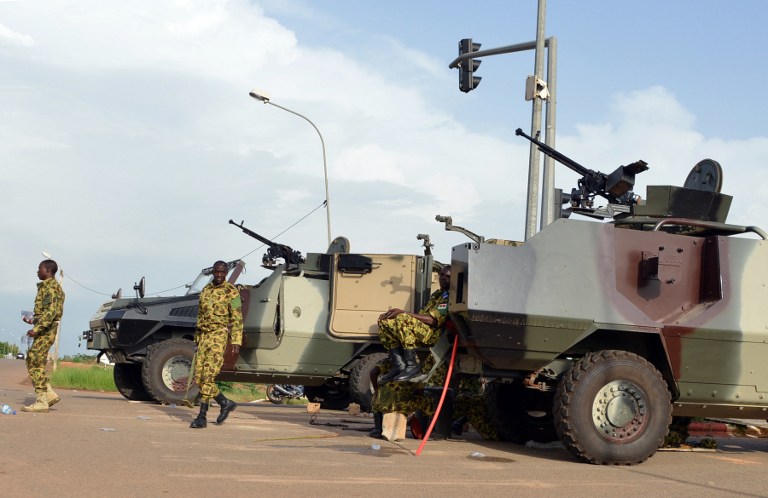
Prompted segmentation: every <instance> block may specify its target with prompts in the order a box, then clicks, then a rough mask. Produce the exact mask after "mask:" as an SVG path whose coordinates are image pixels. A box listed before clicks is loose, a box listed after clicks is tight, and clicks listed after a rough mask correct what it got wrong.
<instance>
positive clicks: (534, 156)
mask: <svg viewBox="0 0 768 498" xmlns="http://www.w3.org/2000/svg"><path fill="white" fill-rule="evenodd" d="M541 28H542V29H541V31H542V32H543V25H542V27H541ZM466 40H469V42H470V44H471V39H466ZM543 45H544V47H545V48H547V90H548V93H549V95H548V97H547V112H546V123H545V127H546V133H545V134H544V140H543V141H544V143H545V144H547V145H549V146H550V147H553V148H554V147H555V117H556V99H555V88H556V67H557V39H556V38H555V37H549V38H545V39H544V40H543ZM536 48H537V42H535V41H530V42H524V43H517V44H515V45H506V46H503V47H497V48H491V49H487V50H478V51H475V52H468V53H461V54H460V55H459V56H458V57H456V59H454V60H453V61H452V62H451V63H450V64H449V65H448V67H449V68H451V69H455V68H459V70H460V71H461V70H462V63H464V62H465V61H470V60H471V61H473V62H470V63H469V64H473V72H474V69H475V68H477V65H474V63H476V62H477V61H475V59H480V58H483V57H489V56H492V55H501V54H510V53H514V52H523V51H525V50H535V49H536ZM460 52H461V49H460ZM539 52H540V53H543V50H541V51H539ZM541 65H542V67H543V61H542V63H541ZM536 66H537V68H538V66H539V64H538V63H537V64H536ZM541 71H542V70H541V69H540V68H539V69H538V71H537V72H539V74H538V75H536V76H534V78H535V79H536V80H541V81H543V77H542V75H541V74H540V72H541ZM471 76H472V77H473V78H478V77H476V76H474V74H472V75H471ZM461 77H462V76H460V78H461ZM464 77H465V78H466V75H465V76H464ZM459 81H460V85H461V82H462V80H461V79H460V80H459ZM464 81H466V79H465V80H464ZM465 84H466V83H465ZM472 86H473V88H470V90H472V89H474V87H476V86H477V82H476V81H473V85H472ZM542 100H543V99H542V98H540V97H534V98H533V111H532V118H531V136H534V137H538V136H540V132H541V101H542ZM539 157H540V156H539V149H538V148H537V147H536V146H534V145H532V146H531V149H530V155H529V165H528V170H529V172H528V197H527V204H526V224H525V238H526V240H528V238H530V237H532V236H533V235H534V234H535V233H536V224H537V212H536V208H537V206H538V202H539V195H538V185H539V160H540V159H539ZM554 185H555V175H554V161H553V160H552V159H551V158H549V157H545V158H544V178H543V184H542V191H543V194H542V205H541V227H542V228H544V227H545V226H547V225H548V224H550V223H551V222H552V221H554V209H555V204H554V202H555V196H554V195H553V189H554Z"/></svg>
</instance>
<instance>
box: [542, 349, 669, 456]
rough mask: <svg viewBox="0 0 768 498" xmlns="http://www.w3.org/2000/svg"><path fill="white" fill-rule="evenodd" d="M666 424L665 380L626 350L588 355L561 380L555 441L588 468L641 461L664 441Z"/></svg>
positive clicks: (667, 396)
mask: <svg viewBox="0 0 768 498" xmlns="http://www.w3.org/2000/svg"><path fill="white" fill-rule="evenodd" d="M671 421H672V403H671V397H670V393H669V389H668V388H667V384H666V382H665V381H664V378H663V377H662V376H661V374H660V373H659V371H658V370H657V369H656V368H655V367H654V366H653V365H652V364H650V363H649V362H648V361H646V360H645V359H643V358H641V357H639V356H637V355H636V354H633V353H629V352H627V351H598V352H596V353H590V354H587V355H586V356H584V358H582V359H580V360H579V361H577V362H576V363H574V364H573V366H572V367H571V369H570V370H569V371H568V372H567V373H566V374H565V375H564V376H563V378H562V379H561V380H560V385H559V386H558V389H557V394H556V395H555V427H556V429H557V433H558V436H560V440H561V441H562V442H563V444H564V445H565V447H566V448H568V450H569V451H571V453H573V454H574V455H576V456H577V457H578V458H580V459H582V460H584V461H586V462H589V463H594V464H609V465H634V464H637V463H641V462H644V461H645V460H647V459H648V458H650V457H651V456H653V455H654V453H656V450H657V449H658V448H659V446H661V444H662V443H663V442H664V436H666V434H667V428H668V427H669V424H670V423H671Z"/></svg>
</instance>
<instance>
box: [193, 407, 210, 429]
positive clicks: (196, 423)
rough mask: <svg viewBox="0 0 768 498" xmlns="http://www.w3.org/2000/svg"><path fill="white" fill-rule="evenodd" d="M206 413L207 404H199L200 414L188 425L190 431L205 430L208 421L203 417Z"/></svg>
mask: <svg viewBox="0 0 768 498" xmlns="http://www.w3.org/2000/svg"><path fill="white" fill-rule="evenodd" d="M207 413H208V403H200V413H198V414H197V418H196V419H195V420H193V421H192V423H191V424H189V427H190V428H191V429H205V427H206V426H207V425H208V421H207V420H206V419H205V415H206V414H207Z"/></svg>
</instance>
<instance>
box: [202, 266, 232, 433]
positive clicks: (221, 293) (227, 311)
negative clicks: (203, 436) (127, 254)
mask: <svg viewBox="0 0 768 498" xmlns="http://www.w3.org/2000/svg"><path fill="white" fill-rule="evenodd" d="M226 277H227V264H226V263H225V262H224V261H217V262H215V263H214V264H213V279H212V280H211V282H210V283H209V284H208V285H206V286H205V287H204V288H203V291H202V292H201V293H200V305H199V307H198V312H197V329H196V330H195V342H196V343H197V353H196V358H195V382H197V384H198V385H199V386H200V394H201V400H200V413H199V414H198V415H197V418H195V420H194V421H192V424H190V427H191V428H193V429H202V428H204V427H206V425H207V421H206V414H207V412H208V405H209V403H210V402H211V399H215V400H216V402H217V403H218V404H219V406H220V407H221V412H220V413H219V416H218V418H216V423H217V424H222V423H224V421H225V420H226V419H227V417H228V416H229V413H230V412H231V411H232V410H234V409H235V408H236V407H237V403H235V402H234V401H232V400H229V399H227V398H226V397H224V394H222V392H221V391H220V390H219V387H218V386H217V385H216V376H218V375H219V371H220V370H221V367H222V365H223V364H224V350H225V349H226V347H227V338H228V336H229V335H230V332H231V341H230V342H231V344H232V348H233V350H234V352H235V354H238V353H239V352H240V345H241V344H242V342H243V314H242V303H241V302H240V292H239V291H238V290H237V288H236V287H235V286H234V285H232V284H230V283H229V282H225V281H224V279H225V278H226Z"/></svg>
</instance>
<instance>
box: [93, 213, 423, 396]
mask: <svg viewBox="0 0 768 498" xmlns="http://www.w3.org/2000/svg"><path fill="white" fill-rule="evenodd" d="M230 223H232V224H234V225H236V226H238V227H239V228H241V229H242V230H243V231H244V232H246V233H247V234H249V235H251V236H252V237H255V238H256V239H258V240H259V241H261V242H263V243H265V244H267V245H268V246H269V248H268V250H267V253H266V254H265V255H264V258H263V260H262V266H264V267H265V268H268V269H270V270H271V273H270V274H269V276H267V277H266V278H264V279H263V280H262V281H261V282H258V283H255V284H237V285H238V287H239V288H240V293H241V297H242V302H243V315H244V333H243V345H242V348H241V349H240V353H239V356H237V357H235V356H234V355H233V354H230V352H229V350H228V351H227V354H226V355H225V364H224V367H223V369H222V372H221V375H220V376H219V380H224V381H237V382H254V383H290V384H303V385H304V386H305V394H306V396H307V398H308V399H310V400H313V401H319V402H321V404H322V406H323V407H326V408H345V407H346V406H347V405H348V404H349V402H350V401H355V402H357V403H359V404H360V405H361V406H362V408H363V409H366V410H367V409H369V408H370V403H371V393H372V390H371V381H370V375H371V371H372V369H373V368H374V367H375V366H376V365H377V364H378V363H379V362H380V361H381V360H382V359H383V358H384V357H385V356H386V354H385V353H384V350H383V348H382V347H381V345H380V344H379V343H378V337H377V332H378V329H377V325H376V319H377V318H378V316H379V314H380V313H382V312H383V311H385V310H387V309H388V308H390V307H398V308H402V309H413V310H417V309H418V308H420V307H421V305H422V304H423V303H424V302H426V299H427V298H428V297H429V294H430V289H431V287H432V285H436V284H433V283H432V278H433V277H432V274H433V272H432V266H433V260H432V256H431V252H430V246H431V245H430V244H429V241H428V238H427V240H425V242H424V247H425V250H424V255H421V256H418V255H400V254H378V255H376V254H349V253H347V252H346V250H347V249H346V248H347V247H348V244H349V243H348V242H347V241H346V240H345V239H343V238H340V239H337V241H335V242H334V243H333V244H332V245H331V248H329V252H328V253H325V254H319V253H310V254H308V255H307V257H306V258H304V257H303V256H302V255H301V253H299V252H298V251H294V250H293V249H291V248H290V247H288V246H284V245H281V244H278V243H274V242H271V241H269V240H267V239H265V238H263V237H261V236H260V235H258V234H256V233H254V232H252V231H250V230H249V229H247V228H245V227H244V226H243V224H242V223H240V224H236V223H234V222H232V221H231V220H230ZM421 237H422V238H424V236H421ZM242 269H243V263H242V262H240V261H233V262H230V263H229V270H230V272H229V274H228V281H230V282H231V283H235V282H236V281H237V279H238V278H239V276H240V273H241V271H242ZM211 273H212V268H206V269H204V270H203V271H202V272H201V274H200V275H199V277H198V278H197V279H196V280H195V281H194V283H193V284H191V285H190V288H189V290H188V292H187V294H186V295H184V296H174V297H151V298H150V297H144V281H143V279H142V281H141V283H140V284H138V285H136V286H134V289H135V290H136V297H135V298H117V299H114V300H112V301H109V302H106V303H104V304H103V305H101V307H100V308H99V309H98V311H97V312H96V313H95V314H94V316H93V317H92V318H91V320H90V327H89V330H87V331H86V332H84V334H83V336H84V338H85V339H86V343H87V348H88V349H92V350H97V351H99V352H100V354H106V355H107V356H108V357H109V359H110V360H112V361H113V362H115V368H114V380H115V384H116V385H117V388H118V390H119V391H120V392H121V393H122V394H123V396H125V397H126V398H128V399H131V400H156V401H158V402H161V403H178V402H180V401H181V400H182V399H183V398H184V397H185V396H187V397H188V399H194V398H195V397H196V396H197V394H198V387H197V386H196V385H194V384H193V385H191V386H189V392H188V393H187V389H188V382H189V375H190V368H191V366H192V358H193V355H194V349H195V345H194V343H193V341H192V339H193V337H194V331H195V323H196V320H197V305H198V299H199V293H200V291H201V290H202V288H203V287H204V286H205V284H207V283H208V282H209V281H210V278H211ZM116 297H117V296H116Z"/></svg>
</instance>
